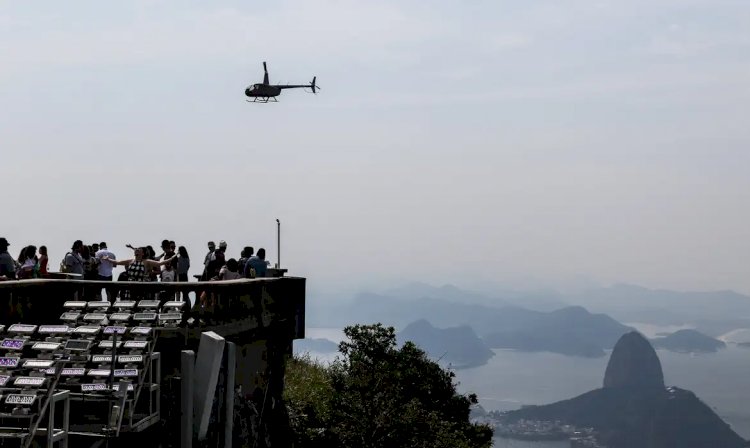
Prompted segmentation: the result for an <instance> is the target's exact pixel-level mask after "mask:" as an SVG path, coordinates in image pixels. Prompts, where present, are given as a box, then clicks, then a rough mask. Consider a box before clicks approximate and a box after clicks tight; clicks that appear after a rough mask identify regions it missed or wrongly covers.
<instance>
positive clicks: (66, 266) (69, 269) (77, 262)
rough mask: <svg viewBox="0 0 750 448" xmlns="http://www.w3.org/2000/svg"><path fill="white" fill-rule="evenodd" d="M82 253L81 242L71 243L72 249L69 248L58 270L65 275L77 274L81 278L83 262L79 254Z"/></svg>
mask: <svg viewBox="0 0 750 448" xmlns="http://www.w3.org/2000/svg"><path fill="white" fill-rule="evenodd" d="M82 251H83V241H81V240H76V241H75V242H74V243H73V247H71V248H70V252H68V253H67V254H65V258H63V261H62V263H61V264H60V270H61V271H62V272H65V273H67V274H79V275H80V276H81V277H80V278H83V274H84V262H83V257H82V256H81V252H82Z"/></svg>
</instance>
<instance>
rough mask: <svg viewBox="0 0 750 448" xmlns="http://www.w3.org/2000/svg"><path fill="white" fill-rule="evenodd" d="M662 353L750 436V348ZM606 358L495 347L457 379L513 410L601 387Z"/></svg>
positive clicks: (484, 400) (322, 333)
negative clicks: (483, 361) (483, 360)
mask: <svg viewBox="0 0 750 448" xmlns="http://www.w3.org/2000/svg"><path fill="white" fill-rule="evenodd" d="M629 325H632V324H629ZM649 330H651V328H649ZM646 332H647V331H644V333H646ZM648 333H650V331H648ZM307 337H309V338H326V339H330V340H332V341H334V342H338V341H340V340H341V339H342V337H343V334H342V333H341V330H339V329H332V328H309V329H307ZM658 354H659V358H660V359H661V363H662V368H663V370H664V376H665V381H666V383H667V385H672V386H677V387H681V388H683V389H688V390H691V391H693V392H695V394H696V395H697V396H698V397H699V398H700V399H701V400H703V402H705V403H706V404H707V405H709V406H710V407H711V408H713V410H714V411H715V412H716V413H717V414H718V415H719V416H721V417H722V418H723V419H724V420H725V421H726V422H727V423H729V424H730V425H731V426H732V428H733V429H734V430H735V431H736V432H737V433H738V434H739V435H740V436H742V437H744V438H746V439H750V407H749V406H747V403H750V349H746V348H739V347H736V346H731V345H730V346H729V347H727V348H726V349H724V350H721V351H719V352H717V353H711V354H705V355H689V354H679V353H672V352H669V351H664V350H659V351H658ZM313 355H314V354H313ZM322 358H324V359H330V358H331V356H330V355H328V356H322ZM608 359H609V357H608V356H607V357H603V358H597V359H587V358H576V357H569V356H562V355H557V354H554V353H523V352H516V351H512V350H495V356H494V357H493V358H491V359H490V360H489V362H488V363H487V364H486V365H483V366H480V367H475V368H472V369H463V370H457V371H456V379H457V380H458V383H459V385H458V388H459V390H460V391H461V392H464V393H468V392H473V393H476V394H477V395H478V396H479V402H480V404H481V405H482V406H483V407H484V408H485V409H487V410H511V409H518V408H519V407H521V405H527V404H546V403H552V402H555V401H559V400H564V399H567V398H572V397H574V396H576V395H579V394H582V393H584V392H587V391H589V390H591V389H595V388H598V387H601V384H602V380H603V379H604V370H605V369H606V367H607V361H608ZM495 446H496V447H500V448H506V447H507V448H510V447H513V448H562V447H567V446H569V445H568V444H567V443H562V444H561V443H559V442H548V443H537V442H522V441H513V440H501V439H497V440H496V443H495Z"/></svg>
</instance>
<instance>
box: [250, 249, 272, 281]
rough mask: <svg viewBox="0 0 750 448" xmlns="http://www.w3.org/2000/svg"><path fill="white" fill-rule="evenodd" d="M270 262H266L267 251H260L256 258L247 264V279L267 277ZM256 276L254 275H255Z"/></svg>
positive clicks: (252, 258)
mask: <svg viewBox="0 0 750 448" xmlns="http://www.w3.org/2000/svg"><path fill="white" fill-rule="evenodd" d="M267 268H268V262H267V261H266V250H265V249H263V248H262V247H261V248H260V249H258V253H257V254H256V255H255V256H252V257H250V259H249V260H247V263H246V264H245V277H247V278H254V277H265V276H266V269H267ZM253 274H254V275H253Z"/></svg>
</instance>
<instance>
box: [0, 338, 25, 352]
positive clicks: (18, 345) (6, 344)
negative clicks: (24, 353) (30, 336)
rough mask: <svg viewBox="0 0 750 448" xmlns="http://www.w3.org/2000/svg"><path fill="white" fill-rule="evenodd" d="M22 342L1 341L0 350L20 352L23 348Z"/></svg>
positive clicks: (12, 340) (15, 340) (20, 340)
mask: <svg viewBox="0 0 750 448" xmlns="http://www.w3.org/2000/svg"><path fill="white" fill-rule="evenodd" d="M23 342H24V341H23V339H3V342H0V348H7V349H10V350H21V349H22V348H23Z"/></svg>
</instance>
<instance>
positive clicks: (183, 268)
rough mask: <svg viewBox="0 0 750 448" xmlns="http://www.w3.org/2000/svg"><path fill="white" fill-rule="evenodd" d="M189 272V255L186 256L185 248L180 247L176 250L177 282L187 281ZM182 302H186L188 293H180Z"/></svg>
mask: <svg viewBox="0 0 750 448" xmlns="http://www.w3.org/2000/svg"><path fill="white" fill-rule="evenodd" d="M189 270H190V255H188V251H187V249H185V246H180V248H179V249H177V281H178V282H186V281H188V271H189ZM182 300H184V301H186V302H187V301H188V293H186V292H183V293H182Z"/></svg>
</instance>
